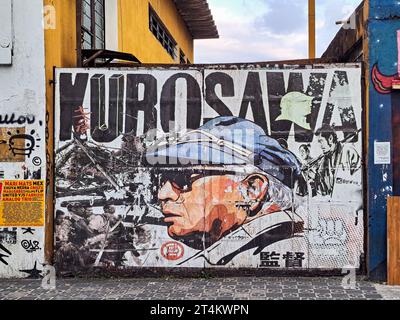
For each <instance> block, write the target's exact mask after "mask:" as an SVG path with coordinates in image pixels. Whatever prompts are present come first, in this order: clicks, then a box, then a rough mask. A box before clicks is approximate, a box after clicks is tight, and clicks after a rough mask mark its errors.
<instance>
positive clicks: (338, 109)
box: [55, 65, 364, 272]
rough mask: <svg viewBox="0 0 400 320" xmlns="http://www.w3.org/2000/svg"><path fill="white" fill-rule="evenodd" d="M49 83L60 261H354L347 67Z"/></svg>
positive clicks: (335, 264)
mask: <svg viewBox="0 0 400 320" xmlns="http://www.w3.org/2000/svg"><path fill="white" fill-rule="evenodd" d="M56 79H57V87H56V100H55V101H56V115H55V119H56V120H55V122H56V124H55V146H56V173H55V176H56V216H55V224H56V226H55V237H56V243H55V246H56V251H55V263H56V268H57V269H58V270H59V271H69V272H71V271H72V272H77V271H84V270H87V269H90V268H93V267H98V268H104V269H105V270H107V269H111V268H120V269H122V270H129V268H138V267H186V268H187V267H198V268H215V267H225V268H268V269H269V268H278V269H298V270H304V269H340V268H343V267H354V268H358V267H359V266H360V258H361V257H362V254H363V252H364V239H363V234H364V214H363V197H362V187H363V182H362V134H361V130H362V106H361V68H360V66H359V65H325V66H322V65H319V66H315V67H313V66H298V67H293V66H291V67H288V66H286V67H277V66H275V67H271V68H250V67H243V68H242V69H240V68H237V69H229V68H225V69H224V68H217V67H215V68H213V67H209V68H207V69H204V68H202V67H193V68H190V69H181V70H173V69H163V68H154V69H138V70H132V69H131V70H118V69H115V70H105V69H104V70H102V69H96V70H94V69H93V70H90V69H89V70H88V69H58V70H57V74H56Z"/></svg>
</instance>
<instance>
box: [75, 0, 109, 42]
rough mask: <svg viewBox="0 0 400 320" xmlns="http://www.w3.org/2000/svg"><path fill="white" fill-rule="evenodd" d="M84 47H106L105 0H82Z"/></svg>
mask: <svg viewBox="0 0 400 320" xmlns="http://www.w3.org/2000/svg"><path fill="white" fill-rule="evenodd" d="M81 1H82V11H81V17H82V20H81V34H82V37H81V39H82V49H105V9H104V2H105V0H81Z"/></svg>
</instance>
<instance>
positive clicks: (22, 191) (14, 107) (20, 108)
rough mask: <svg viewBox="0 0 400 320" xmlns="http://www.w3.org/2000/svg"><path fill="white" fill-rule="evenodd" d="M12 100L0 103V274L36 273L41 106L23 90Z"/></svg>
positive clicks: (40, 226)
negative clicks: (19, 96) (23, 92)
mask: <svg viewBox="0 0 400 320" xmlns="http://www.w3.org/2000/svg"><path fill="white" fill-rule="evenodd" d="M14 100H17V99H14V98H11V99H9V100H7V101H6V102H5V103H3V104H0V108H1V113H0V276H2V277H35V278H36V277H40V274H41V272H40V270H41V269H42V265H41V264H42V263H43V261H44V259H43V257H44V248H43V237H44V215H45V208H44V205H45V160H44V158H45V151H44V150H45V143H44V136H45V134H44V132H45V124H44V107H43V108H40V107H39V106H38V105H37V103H38V102H37V100H36V94H35V93H34V92H33V91H29V90H27V91H25V95H24V97H23V99H22V100H21V101H14ZM35 265H36V266H37V267H35ZM30 268H33V269H35V270H36V273H35V275H34V276H32V275H31V274H29V273H28V274H27V270H31V269H30ZM33 269H32V270H33Z"/></svg>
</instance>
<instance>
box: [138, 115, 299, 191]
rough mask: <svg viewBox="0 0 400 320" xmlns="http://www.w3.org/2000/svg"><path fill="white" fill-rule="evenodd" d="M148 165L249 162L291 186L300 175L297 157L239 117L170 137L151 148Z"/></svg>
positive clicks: (187, 165)
mask: <svg viewBox="0 0 400 320" xmlns="http://www.w3.org/2000/svg"><path fill="white" fill-rule="evenodd" d="M145 159H146V162H147V165H149V166H155V167H159V168H161V167H171V166H172V167H176V168H180V167H189V168H190V167H192V166H203V165H204V166H210V165H212V166H220V169H221V170H223V169H224V167H223V166H226V165H238V166H239V168H240V166H241V165H246V164H250V165H253V166H255V167H257V168H258V169H259V170H260V171H263V172H265V173H267V174H269V175H271V176H273V177H275V178H276V179H278V180H279V181H281V182H282V183H284V184H285V185H287V186H288V187H290V188H292V187H293V186H294V182H295V181H296V180H297V179H298V178H299V176H300V175H301V164H300V161H299V160H298V159H297V157H296V156H295V155H294V154H293V153H292V152H291V151H289V150H288V149H286V148H284V147H283V146H281V145H280V144H279V142H278V141H277V140H275V139H273V138H271V137H269V136H268V135H267V134H266V133H265V131H264V130H263V129H262V128H261V127H260V126H258V125H257V124H255V123H254V122H252V121H249V120H245V119H242V118H238V117H218V118H215V119H213V120H211V121H209V122H207V123H206V124H205V125H203V126H201V127H200V128H199V129H197V130H191V131H189V132H187V133H186V134H184V135H181V136H172V137H171V136H170V137H168V138H166V139H163V140H159V141H157V143H156V144H155V145H153V146H151V147H149V148H148V149H147V151H146V154H145Z"/></svg>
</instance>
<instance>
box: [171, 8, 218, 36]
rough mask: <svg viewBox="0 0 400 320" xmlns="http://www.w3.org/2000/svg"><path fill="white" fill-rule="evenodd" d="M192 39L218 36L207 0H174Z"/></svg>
mask: <svg viewBox="0 0 400 320" xmlns="http://www.w3.org/2000/svg"><path fill="white" fill-rule="evenodd" d="M174 2H175V5H176V7H177V9H178V12H179V13H180V15H181V16H182V18H183V20H184V21H185V23H186V25H187V27H188V29H189V32H190V33H191V34H192V36H193V39H216V38H219V34H218V29H217V26H216V24H215V21H214V18H213V16H212V14H211V10H210V7H209V5H208V2H207V0H174Z"/></svg>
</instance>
